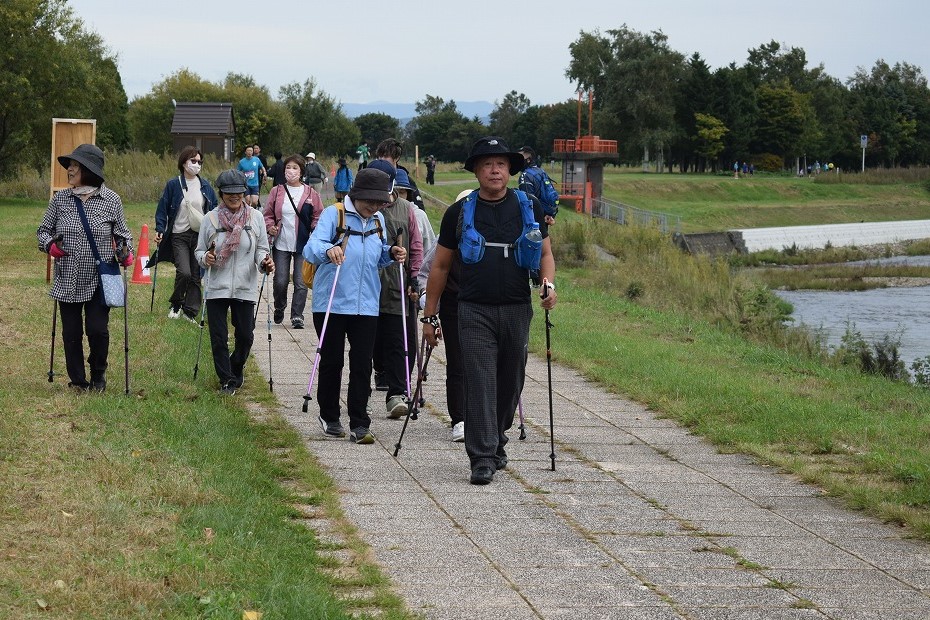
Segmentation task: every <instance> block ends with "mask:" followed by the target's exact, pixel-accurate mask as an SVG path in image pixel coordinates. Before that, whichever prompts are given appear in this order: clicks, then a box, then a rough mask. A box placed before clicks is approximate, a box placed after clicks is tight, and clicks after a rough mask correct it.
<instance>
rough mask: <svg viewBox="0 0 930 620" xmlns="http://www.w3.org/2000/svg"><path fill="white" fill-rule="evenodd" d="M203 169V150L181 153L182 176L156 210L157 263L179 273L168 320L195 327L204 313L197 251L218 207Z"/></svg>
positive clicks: (190, 148)
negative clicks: (208, 220)
mask: <svg viewBox="0 0 930 620" xmlns="http://www.w3.org/2000/svg"><path fill="white" fill-rule="evenodd" d="M202 166H203V153H202V152H201V151H200V149H198V148H197V147H194V146H185V147H184V148H183V149H181V152H180V153H179V154H178V171H179V172H180V173H181V174H180V175H178V176H177V177H175V178H173V179H171V180H170V181H168V183H167V184H166V185H165V191H164V192H163V193H162V195H161V200H159V201H158V208H157V209H156V210H155V244H156V245H157V246H158V260H157V262H162V261H167V262H169V263H174V266H175V268H176V269H177V272H176V274H175V276H174V292H172V293H171V309H170V310H168V318H169V319H179V318H181V317H182V316H183V317H184V318H186V319H187V320H189V321H191V322H192V323H197V314H198V313H199V312H200V266H199V265H198V264H197V259H196V258H195V257H194V248H196V247H197V235H198V233H199V231H200V222H201V220H203V216H204V214H205V213H207V212H208V211H210V210H212V209H213V208H215V207H216V194H215V193H214V192H213V188H212V187H210V184H209V183H207V182H206V181H204V180H203V179H201V178H200V169H201V167H202ZM162 242H164V243H162Z"/></svg>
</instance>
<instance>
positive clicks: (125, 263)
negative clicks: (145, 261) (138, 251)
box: [120, 250, 135, 267]
mask: <svg viewBox="0 0 930 620" xmlns="http://www.w3.org/2000/svg"><path fill="white" fill-rule="evenodd" d="M133 259H135V256H134V255H133V253H132V250H130V251H129V254H127V255H126V258H124V259H123V262H122V263H120V264H121V265H122V266H123V267H129V266H130V265H132V261H133Z"/></svg>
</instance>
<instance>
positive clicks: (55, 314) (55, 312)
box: [48, 299, 58, 383]
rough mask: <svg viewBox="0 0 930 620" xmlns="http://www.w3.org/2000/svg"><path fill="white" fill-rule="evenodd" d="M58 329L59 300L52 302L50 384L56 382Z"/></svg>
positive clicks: (49, 361) (49, 360) (49, 359)
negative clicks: (56, 337)
mask: <svg viewBox="0 0 930 620" xmlns="http://www.w3.org/2000/svg"><path fill="white" fill-rule="evenodd" d="M57 329H58V300H57V299H53V300H52V353H51V355H49V358H48V382H49V383H51V382H52V381H54V380H55V331H56V330H57Z"/></svg>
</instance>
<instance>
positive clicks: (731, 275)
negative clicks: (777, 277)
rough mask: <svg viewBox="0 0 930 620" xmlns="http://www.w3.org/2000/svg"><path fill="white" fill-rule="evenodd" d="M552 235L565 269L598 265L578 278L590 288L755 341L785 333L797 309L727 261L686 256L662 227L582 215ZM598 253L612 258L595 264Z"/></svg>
mask: <svg viewBox="0 0 930 620" xmlns="http://www.w3.org/2000/svg"><path fill="white" fill-rule="evenodd" d="M550 234H551V235H552V237H553V248H554V250H553V251H554V254H555V257H556V264H557V265H559V266H560V268H562V267H566V266H582V265H584V266H587V267H594V268H589V269H586V270H585V271H584V273H583V274H580V275H579V277H580V278H581V280H582V281H583V282H584V283H585V284H586V285H589V286H594V287H597V288H599V289H602V290H605V291H615V292H616V293H617V294H619V295H621V296H624V297H626V298H627V299H630V300H634V301H636V302H637V303H639V304H642V305H644V306H646V307H650V308H654V309H656V310H662V311H670V312H680V313H685V314H689V315H692V316H696V317H701V318H702V319H704V320H707V321H708V322H710V323H712V324H715V325H717V326H720V327H724V328H727V329H732V330H736V331H739V332H741V333H744V334H746V335H750V336H752V337H766V338H778V339H780V338H782V337H783V335H784V332H783V329H782V324H783V322H784V320H785V319H786V318H787V317H788V316H789V315H790V313H791V306H790V304H786V303H785V302H783V301H781V300H780V299H779V298H778V297H777V296H776V295H774V294H773V293H771V291H769V290H768V289H767V288H765V287H764V286H762V285H760V284H757V283H755V282H753V281H751V280H749V279H748V278H745V277H743V276H741V275H739V274H737V273H735V272H732V271H731V269H730V266H729V265H728V264H727V262H726V261H725V260H724V259H719V258H712V257H708V256H692V255H689V254H686V253H684V252H682V251H680V250H679V249H678V248H677V247H676V246H675V245H674V244H672V243H671V240H670V238H669V237H668V235H666V234H663V233H662V232H660V231H659V230H657V229H654V228H643V227H637V226H617V225H616V224H613V223H610V222H604V221H601V220H590V219H582V218H577V219H574V220H573V221H567V222H564V223H561V224H559V225H558V226H555V227H553V228H552V229H551V230H550ZM596 248H599V249H600V251H601V252H604V253H606V255H607V256H608V257H609V259H608V260H606V261H603V262H599V263H597V264H596V267H595V265H593V264H592V261H600V260H601V259H599V258H596V257H597V256H598V250H597V249H596Z"/></svg>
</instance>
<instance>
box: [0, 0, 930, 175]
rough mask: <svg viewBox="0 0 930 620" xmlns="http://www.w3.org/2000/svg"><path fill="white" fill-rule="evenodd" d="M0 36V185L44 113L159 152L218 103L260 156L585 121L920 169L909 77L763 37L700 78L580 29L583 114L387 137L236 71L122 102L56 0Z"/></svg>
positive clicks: (521, 114)
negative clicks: (185, 122) (88, 123)
mask: <svg viewBox="0 0 930 620" xmlns="http://www.w3.org/2000/svg"><path fill="white" fill-rule="evenodd" d="M0 35H2V37H3V41H4V42H5V45H4V46H2V48H0V59H2V60H3V62H0V87H2V88H4V92H5V93H7V96H6V97H4V98H3V99H2V100H0V178H3V177H8V176H10V175H12V174H15V172H16V170H17V169H18V167H19V166H22V165H30V166H34V167H36V168H38V169H41V168H42V167H44V166H47V165H48V153H49V150H50V146H51V145H50V141H51V119H52V118H55V117H59V118H95V119H97V142H98V144H99V145H100V146H102V147H104V148H106V149H111V150H114V149H115V150H129V149H136V150H140V151H152V152H156V153H160V154H161V153H165V152H167V151H169V150H170V149H171V135H170V128H171V122H172V118H173V114H174V105H173V102H175V101H190V102H203V101H221V102H228V103H232V104H233V111H234V118H235V123H236V136H235V138H236V144H237V145H238V146H239V147H242V146H244V145H246V144H251V143H256V142H257V143H259V144H261V145H262V146H263V147H264V148H265V151H266V152H273V151H277V150H280V151H282V152H294V151H298V152H306V151H308V150H313V151H316V152H317V153H318V154H321V155H325V156H349V157H352V156H354V154H355V149H356V146H357V145H358V144H359V143H360V142H361V141H362V140H367V141H368V143H369V145H372V146H373V145H375V144H377V143H378V142H380V141H381V140H383V139H384V138H386V137H396V138H399V139H401V140H402V141H403V142H404V143H405V144H406V145H407V147H408V149H407V151H408V153H409V154H412V153H413V145H414V144H416V145H418V146H419V148H420V154H421V155H422V156H424V157H425V156H426V155H427V154H432V155H434V156H435V157H437V158H438V159H440V160H443V161H462V160H464V159H465V157H466V156H467V154H468V150H469V147H470V146H471V144H472V143H473V142H474V141H475V140H476V139H477V138H479V137H480V136H482V135H487V134H489V133H491V134H495V135H500V136H503V137H504V138H506V139H507V140H508V141H509V142H510V143H511V144H512V145H515V146H522V145H530V146H533V147H534V148H535V149H536V150H537V152H538V153H539V154H540V155H541V156H543V157H548V156H549V155H550V154H551V151H552V145H553V141H554V140H555V139H558V138H573V137H575V136H576V134H577V133H578V130H579V124H580V125H581V129H582V133H587V127H588V126H589V125H590V126H592V127H593V130H594V133H595V134H597V135H599V136H601V137H602V138H605V139H613V140H617V141H618V144H619V154H618V158H617V162H618V163H629V164H639V163H640V162H650V163H651V164H652V165H654V166H655V167H656V169H658V170H669V171H672V170H674V169H678V170H681V171H686V172H687V171H716V170H720V169H729V168H730V167H731V166H732V162H734V161H740V162H743V161H746V162H751V163H754V164H755V165H756V167H758V168H762V169H770V170H780V169H791V168H793V167H794V166H796V165H798V162H801V163H802V164H803V162H804V161H805V158H806V161H807V162H808V163H813V162H814V161H817V160H819V161H821V162H827V161H830V162H833V163H835V164H836V165H838V166H841V167H844V168H857V167H858V165H859V161H860V157H861V151H860V147H859V136H860V135H862V134H864V135H867V136H868V137H869V146H868V151H867V163H868V165H870V166H911V165H926V164H928V163H930V91H928V88H927V80H926V78H925V77H924V75H923V73H922V71H921V69H920V68H919V67H916V66H914V65H910V64H908V63H898V64H895V65H894V66H890V65H888V64H887V63H886V62H885V61H883V60H878V61H876V62H875V65H874V66H873V67H872V68H871V70H865V69H862V68H860V69H859V70H858V71H857V72H856V74H855V75H854V76H852V77H851V78H849V79H848V80H847V81H846V82H845V83H843V82H841V81H840V80H838V79H836V78H834V77H831V76H829V75H827V73H826V72H825V71H824V68H823V65H818V66H816V67H809V66H808V62H807V58H806V55H805V52H804V50H803V49H801V48H796V47H790V48H786V47H783V46H782V45H781V44H779V43H777V42H775V41H771V42H769V43H765V44H762V45H760V46H759V47H758V48H754V49H751V50H748V55H747V60H746V62H745V63H744V64H743V65H742V66H737V65H736V64H735V63H731V64H730V65H728V66H726V67H720V68H717V69H711V67H709V66H708V65H707V63H706V62H705V61H704V60H703V59H702V58H701V56H700V54H698V53H694V54H692V55H691V56H689V57H685V55H684V54H682V53H680V52H677V51H675V50H673V49H671V48H670V47H669V46H668V41H667V37H666V36H665V35H664V34H663V33H662V32H661V31H656V32H650V33H642V32H637V31H635V30H632V29H630V28H628V27H627V26H626V25H623V26H621V27H620V28H617V29H613V30H607V31H606V32H604V33H601V32H600V31H599V30H595V31H594V32H583V31H582V32H581V33H579V36H578V38H577V39H576V40H575V41H573V42H572V43H571V44H570V45H569V51H570V54H571V60H570V62H569V66H568V67H567V68H566V69H565V77H567V78H568V79H569V80H571V81H572V82H573V83H574V84H575V85H576V86H577V88H578V90H579V91H581V92H584V93H589V92H593V101H591V102H590V103H591V106H592V109H593V116H592V117H591V118H589V117H588V102H587V101H586V102H584V105H582V103H581V102H580V101H579V100H575V99H574V98H570V99H566V100H565V101H563V102H560V103H556V104H548V105H533V104H532V102H531V101H530V100H529V98H527V97H526V96H525V95H524V94H522V93H518V92H516V91H510V92H509V93H506V94H505V95H504V96H503V97H502V98H501V99H500V100H498V101H496V102H495V106H494V109H493V111H492V112H491V114H490V116H489V118H488V119H487V120H485V119H481V118H478V117H474V118H468V117H466V116H465V115H464V114H462V112H461V111H459V109H458V107H457V106H456V103H455V101H453V100H448V101H447V100H445V99H443V98H442V97H440V96H438V95H432V94H426V95H424V97H423V99H422V100H419V101H417V102H416V116H415V117H414V118H413V119H412V120H411V121H410V122H408V123H407V124H406V125H405V126H401V123H400V121H399V120H398V119H395V118H392V117H390V116H388V115H386V114H380V113H373V114H364V115H362V116H359V117H357V118H355V119H350V118H348V117H347V116H346V114H345V113H344V112H343V110H342V106H341V104H340V103H339V102H338V101H337V100H336V99H335V98H334V97H332V96H331V95H329V94H327V93H326V92H324V91H323V89H322V88H320V86H319V85H318V84H317V83H316V81H315V80H314V78H313V77H307V78H304V79H303V81H294V82H292V83H289V84H286V85H284V86H282V87H281V88H280V89H279V90H278V92H277V93H275V94H272V93H271V92H269V90H268V88H267V87H266V86H263V85H261V84H259V83H258V82H257V81H256V80H255V78H254V77H252V76H249V75H242V74H238V73H229V74H228V75H227V76H226V78H225V79H223V80H222V81H220V82H210V81H208V80H204V79H203V78H201V77H200V76H198V75H197V74H196V73H194V72H192V71H190V70H188V69H180V70H178V71H177V72H175V73H174V74H172V75H169V76H168V77H166V78H165V79H163V80H162V81H161V82H159V83H157V84H155V85H154V86H153V87H152V89H151V90H150V91H149V92H148V93H146V94H145V95H143V96H141V97H138V98H136V99H134V100H133V101H131V102H129V101H128V100H127V97H126V92H125V90H124V88H123V85H122V80H121V78H120V75H119V72H118V70H117V64H116V59H115V57H114V56H113V55H112V53H111V52H110V51H109V50H108V49H107V48H106V45H105V42H104V41H103V40H102V39H101V38H100V37H99V36H98V35H97V34H95V33H93V32H90V31H88V30H87V29H86V28H85V26H84V24H83V22H82V21H81V20H80V19H79V18H78V17H76V16H75V15H74V13H73V12H72V10H71V8H70V7H69V6H68V3H67V0H4V2H2V3H0Z"/></svg>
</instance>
